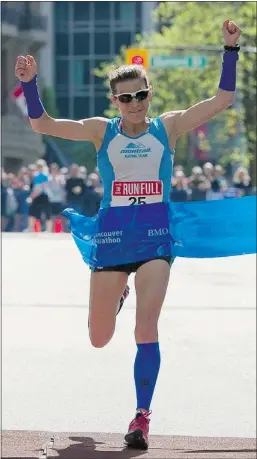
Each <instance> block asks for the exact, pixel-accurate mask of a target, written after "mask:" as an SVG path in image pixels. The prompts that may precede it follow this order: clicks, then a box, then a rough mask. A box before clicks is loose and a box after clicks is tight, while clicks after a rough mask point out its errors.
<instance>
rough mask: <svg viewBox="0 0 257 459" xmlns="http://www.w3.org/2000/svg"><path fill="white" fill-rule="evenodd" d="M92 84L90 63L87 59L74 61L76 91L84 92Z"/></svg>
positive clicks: (73, 78) (73, 77)
mask: <svg viewBox="0 0 257 459" xmlns="http://www.w3.org/2000/svg"><path fill="white" fill-rule="evenodd" d="M89 83H90V67H89V61H88V60H86V59H74V60H73V61H72V85H73V86H74V90H75V91H81V90H83V87H84V86H85V85H88V84H89Z"/></svg>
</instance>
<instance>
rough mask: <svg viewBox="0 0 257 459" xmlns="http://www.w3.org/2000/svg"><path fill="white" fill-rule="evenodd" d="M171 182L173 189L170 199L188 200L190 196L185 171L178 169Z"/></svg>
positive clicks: (176, 200) (177, 200)
mask: <svg viewBox="0 0 257 459" xmlns="http://www.w3.org/2000/svg"><path fill="white" fill-rule="evenodd" d="M171 183H172V189H171V194H170V200H171V201H174V202H184V201H187V200H188V197H189V189H188V184H187V179H186V177H185V174H184V172H182V171H181V170H176V172H175V175H174V177H173V178H172V182H171Z"/></svg>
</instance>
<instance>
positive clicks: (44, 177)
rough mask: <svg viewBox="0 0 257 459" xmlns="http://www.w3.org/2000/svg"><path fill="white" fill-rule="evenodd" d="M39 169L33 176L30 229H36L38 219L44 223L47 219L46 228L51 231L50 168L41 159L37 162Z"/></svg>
mask: <svg viewBox="0 0 257 459" xmlns="http://www.w3.org/2000/svg"><path fill="white" fill-rule="evenodd" d="M36 167H37V170H36V172H35V174H34V176H33V178H32V183H31V194H30V201H31V205H30V207H29V225H28V226H29V227H28V229H29V231H34V226H35V222H36V220H40V221H41V223H43V221H44V219H45V223H46V230H47V231H51V229H52V223H51V206H50V202H49V197H48V168H47V166H46V162H45V161H44V160H42V159H39V160H38V161H37V162H36Z"/></svg>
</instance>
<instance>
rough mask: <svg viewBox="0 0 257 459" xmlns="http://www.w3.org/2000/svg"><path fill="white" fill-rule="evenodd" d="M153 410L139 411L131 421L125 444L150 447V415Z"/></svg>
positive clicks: (136, 447) (132, 446)
mask: <svg viewBox="0 0 257 459" xmlns="http://www.w3.org/2000/svg"><path fill="white" fill-rule="evenodd" d="M150 414H151V411H145V412H143V411H138V412H137V414H136V417H135V418H134V419H133V421H131V423H130V424H129V428H128V433H127V434H126V435H125V437H124V442H125V444H126V445H127V446H128V447H130V448H135V449H148V445H149V442H148V433H149V422H150V419H149V416H150Z"/></svg>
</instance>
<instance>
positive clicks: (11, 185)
mask: <svg viewBox="0 0 257 459" xmlns="http://www.w3.org/2000/svg"><path fill="white" fill-rule="evenodd" d="M253 192H254V191H253V188H252V184H251V178H250V176H249V174H248V171H247V169H245V168H243V167H238V169H237V170H236V171H235V173H234V176H233V177H232V178H231V179H230V180H229V179H228V178H226V177H225V173H224V170H223V168H222V166H220V165H215V166H214V165H213V164H211V163H210V162H207V163H205V164H204V165H203V167H202V168H201V167H199V166H196V167H193V169H192V171H191V175H190V176H186V174H185V172H184V169H183V167H182V166H179V165H176V166H175V167H174V174H173V177H172V191H171V196H170V198H171V200H172V201H177V202H178V201H180V202H181V201H182V202H184V201H190V200H191V201H203V200H213V199H225V198H228V197H241V196H248V195H251V194H253ZM102 194H103V188H102V184H101V180H100V177H99V173H98V170H97V168H96V169H95V170H94V172H93V173H91V174H88V173H87V169H86V168H85V167H84V166H78V165H77V164H72V165H71V166H70V168H60V167H59V166H58V165H57V164H50V165H49V166H48V165H47V164H46V162H45V161H44V160H42V159H40V160H38V161H37V162H36V163H35V164H30V165H29V166H28V167H22V168H21V169H20V171H19V172H18V173H17V174H13V173H7V172H6V171H5V170H3V169H2V180H1V227H2V231H6V232H11V231H18V232H20V231H34V229H35V223H36V222H37V221H41V222H42V229H44V230H46V231H48V232H52V231H54V227H55V226H54V225H55V223H56V221H57V219H58V220H59V221H61V222H62V227H63V230H64V231H69V228H68V224H67V221H66V219H65V217H63V216H62V214H61V212H62V210H63V209H64V208H66V207H71V208H74V209H76V210H77V211H78V212H80V213H83V214H85V215H88V216H90V217H91V216H94V215H96V214H97V212H98V209H99V207H100V202H101V199H102Z"/></svg>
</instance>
